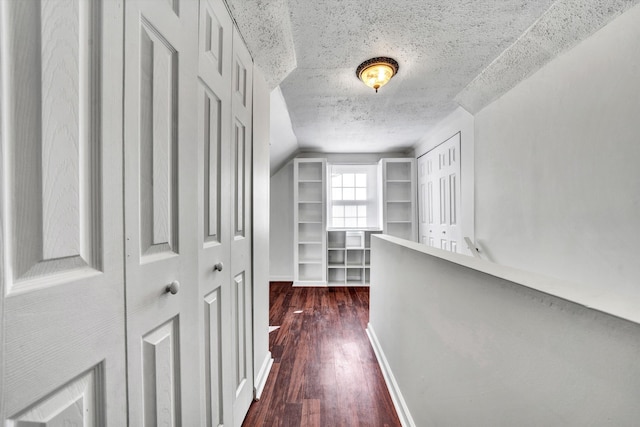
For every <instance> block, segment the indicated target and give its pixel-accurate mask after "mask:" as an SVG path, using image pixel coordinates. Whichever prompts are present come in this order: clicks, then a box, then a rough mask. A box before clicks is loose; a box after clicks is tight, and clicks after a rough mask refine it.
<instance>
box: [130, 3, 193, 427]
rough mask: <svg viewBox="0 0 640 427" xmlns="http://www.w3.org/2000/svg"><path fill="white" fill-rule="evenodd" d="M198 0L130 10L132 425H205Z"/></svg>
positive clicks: (136, 6)
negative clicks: (199, 224)
mask: <svg viewBox="0 0 640 427" xmlns="http://www.w3.org/2000/svg"><path fill="white" fill-rule="evenodd" d="M197 32H198V2H197V0H180V1H177V0H173V1H127V2H126V5H125V91H124V92H125V100H124V101H125V102H124V127H125V131H124V135H125V233H126V283H127V286H126V297H127V352H128V385H129V424H130V425H132V426H149V427H151V426H156V425H163V426H164V425H167V426H173V425H184V426H196V425H200V415H201V412H200V395H201V393H200V378H199V368H198V367H199V366H200V360H199V355H200V350H201V342H202V337H201V336H200V334H199V328H198V317H199V316H198V277H197V263H198V258H197V257H198V253H197V241H198V239H197V226H196V224H197V212H196V210H197V205H198V203H197V200H198V197H197V193H196V191H197V190H196V189H197V168H196V167H195V164H196V161H197V142H196V141H197V118H196V105H197V81H196V79H197V58H198V51H197V46H198V33H197Z"/></svg>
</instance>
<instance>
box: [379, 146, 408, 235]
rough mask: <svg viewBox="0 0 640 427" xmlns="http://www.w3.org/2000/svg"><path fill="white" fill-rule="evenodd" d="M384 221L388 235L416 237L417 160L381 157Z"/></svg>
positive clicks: (384, 228)
mask: <svg viewBox="0 0 640 427" xmlns="http://www.w3.org/2000/svg"><path fill="white" fill-rule="evenodd" d="M380 162H381V165H382V205H383V207H382V209H383V213H382V218H383V220H382V223H383V230H384V233H385V234H389V235H391V236H396V237H400V238H402V239H407V240H414V241H415V240H416V236H417V230H416V187H415V185H416V184H415V160H414V159H406V158H399V159H382V160H381V161H380Z"/></svg>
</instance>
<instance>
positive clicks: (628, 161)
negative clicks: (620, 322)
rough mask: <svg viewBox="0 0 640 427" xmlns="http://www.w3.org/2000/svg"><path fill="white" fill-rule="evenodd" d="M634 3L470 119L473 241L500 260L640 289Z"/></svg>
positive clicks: (637, 11) (639, 61)
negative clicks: (473, 154) (472, 129)
mask: <svg viewBox="0 0 640 427" xmlns="http://www.w3.org/2000/svg"><path fill="white" fill-rule="evenodd" d="M639 23H640V6H635V7H634V8H632V9H631V10H630V11H628V12H626V13H625V14H623V15H621V16H620V17H618V18H617V19H616V20H614V21H613V22H611V23H610V24H609V25H607V26H606V27H604V28H603V29H601V30H600V31H598V32H597V33H595V34H594V35H593V36H592V37H590V38H588V39H587V40H585V41H583V42H582V43H581V44H579V45H578V46H576V47H575V48H574V49H572V50H571V51H569V52H567V53H566V54H564V55H561V56H560V57H558V58H556V59H555V60H554V61H552V62H550V63H549V64H548V65H546V66H545V67H544V68H542V69H541V70H540V71H538V72H537V73H536V74H534V75H533V76H531V77H530V78H528V79H527V80H525V81H523V82H522V83H521V84H519V85H518V86H516V87H515V88H514V89H512V90H511V91H510V92H508V93H507V94H505V95H504V96H503V97H501V98H500V99H498V100H497V101H495V102H494V103H493V104H491V105H489V106H488V107H486V108H485V109H484V110H482V111H481V112H480V113H478V114H477V115H476V117H475V150H476V164H475V170H476V184H475V190H476V239H477V240H478V242H479V243H480V246H481V247H482V248H483V249H484V250H485V251H487V252H488V253H489V255H490V257H491V258H492V259H494V260H495V261H496V262H498V263H500V264H505V265H510V266H516V267H519V268H522V269H526V270H530V271H537V272H542V273H544V274H547V275H550V276H555V277H559V278H565V279H568V280H571V281H574V282H579V283H593V284H597V285H599V286H601V287H602V288H604V289H607V290H609V291H611V292H618V293H629V292H636V293H637V292H640V289H638V288H639V285H638V280H639V278H640V261H639V260H640V255H639V254H638V252H637V251H638V241H639V239H640V165H639V161H640V119H639V118H640V24H639Z"/></svg>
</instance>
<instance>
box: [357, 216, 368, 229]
mask: <svg viewBox="0 0 640 427" xmlns="http://www.w3.org/2000/svg"><path fill="white" fill-rule="evenodd" d="M358 227H362V228H366V227H367V218H366V217H365V218H358Z"/></svg>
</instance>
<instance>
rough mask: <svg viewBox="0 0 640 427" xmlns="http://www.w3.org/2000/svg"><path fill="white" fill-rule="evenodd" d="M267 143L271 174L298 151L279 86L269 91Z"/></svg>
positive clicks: (296, 140)
mask: <svg viewBox="0 0 640 427" xmlns="http://www.w3.org/2000/svg"><path fill="white" fill-rule="evenodd" d="M269 113H270V114H269V116H270V119H269V142H270V145H271V146H270V150H269V155H270V160H269V162H270V165H271V173H275V172H276V171H278V170H279V169H280V168H281V167H282V166H283V165H284V164H285V163H286V162H287V159H288V158H290V157H292V156H293V155H294V153H295V152H296V151H298V138H296V135H295V133H293V127H292V126H291V117H290V116H289V110H288V109H287V103H286V101H285V100H284V97H283V96H282V91H281V90H280V86H278V87H277V88H275V89H274V90H272V91H271V95H270V103H269Z"/></svg>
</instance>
